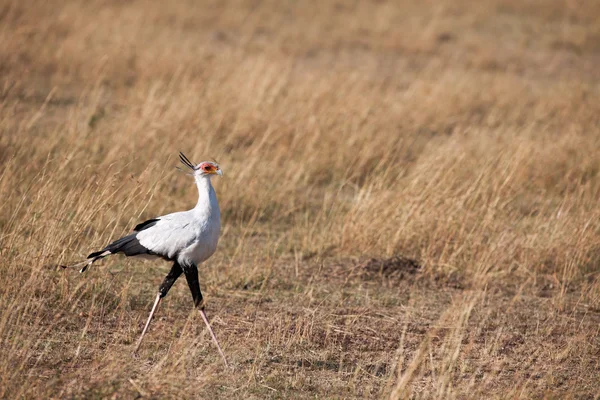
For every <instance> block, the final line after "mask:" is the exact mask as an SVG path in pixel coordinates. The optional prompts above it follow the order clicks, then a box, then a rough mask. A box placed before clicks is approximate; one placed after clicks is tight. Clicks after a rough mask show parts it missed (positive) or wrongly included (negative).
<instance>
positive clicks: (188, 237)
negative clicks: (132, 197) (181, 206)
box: [136, 212, 197, 259]
mask: <svg viewBox="0 0 600 400" xmlns="http://www.w3.org/2000/svg"><path fill="white" fill-rule="evenodd" d="M150 221H152V220H150ZM144 224H145V223H144ZM142 225H143V224H142ZM136 238H137V240H138V241H139V242H140V244H141V245H142V246H144V247H145V248H147V249H148V250H150V251H151V252H152V253H155V254H157V255H160V256H163V257H167V258H170V259H173V258H175V257H176V256H177V254H178V253H179V252H180V251H181V250H183V249H185V248H186V247H188V246H189V245H190V244H191V243H193V242H194V241H195V240H196V238H197V233H196V231H195V229H194V228H193V226H192V224H191V219H190V215H189V213H188V212H179V213H174V214H169V215H165V216H163V217H160V218H156V221H153V222H150V223H149V224H148V225H147V226H144V227H143V229H142V230H140V231H139V232H138V233H137V234H136Z"/></svg>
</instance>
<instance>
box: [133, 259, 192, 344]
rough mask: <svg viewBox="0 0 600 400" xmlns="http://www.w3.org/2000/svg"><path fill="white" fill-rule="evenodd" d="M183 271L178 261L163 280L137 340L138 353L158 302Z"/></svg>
mask: <svg viewBox="0 0 600 400" xmlns="http://www.w3.org/2000/svg"><path fill="white" fill-rule="evenodd" d="M182 273H183V270H182V269H181V266H180V265H179V264H178V263H177V261H176V262H175V263H174V264H173V267H171V271H169V273H168V274H167V276H166V277H165V280H164V281H163V283H162V284H161V285H160V288H159V289H158V294H157V295H156V300H154V305H153V306H152V311H150V316H149V317H148V321H146V326H144V330H143V331H142V336H140V338H139V340H138V342H137V345H136V346H135V350H134V351H133V352H134V353H136V352H137V351H138V349H139V348H140V345H141V344H142V339H144V335H145V334H146V331H147V330H148V327H149V326H150V321H152V317H153V316H154V313H155V312H156V309H157V308H158V304H159V303H160V300H161V299H162V298H163V297H165V296H166V295H167V293H169V290H170V289H171V286H173V284H174V283H175V281H176V280H177V278H179V277H180V276H181V274H182Z"/></svg>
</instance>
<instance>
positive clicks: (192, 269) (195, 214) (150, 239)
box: [72, 153, 228, 366]
mask: <svg viewBox="0 0 600 400" xmlns="http://www.w3.org/2000/svg"><path fill="white" fill-rule="evenodd" d="M179 159H180V160H181V162H182V163H183V164H184V165H185V166H186V167H188V168H189V169H190V170H191V173H190V174H189V175H192V176H193V177H194V179H195V181H196V186H197V187H198V203H197V204H196V207H194V208H193V209H191V210H189V211H181V212H176V213H172V214H167V215H163V216H162V217H157V218H153V219H150V220H148V221H145V222H142V223H141V224H139V225H137V226H136V227H135V228H134V229H133V233H131V234H129V235H127V236H124V237H122V238H120V239H118V240H115V241H114V242H112V243H111V244H109V245H108V246H106V247H105V248H103V249H102V250H100V251H96V252H94V253H91V254H90V255H89V256H88V257H87V260H85V261H83V262H81V263H79V264H75V265H73V266H72V267H76V268H81V270H80V272H84V271H85V270H86V269H87V268H88V267H89V266H90V265H92V264H93V263H94V262H96V261H98V260H100V259H102V258H104V257H107V256H109V255H112V254H117V253H123V254H125V255H126V256H127V257H132V256H141V257H151V258H155V257H158V258H162V259H164V260H167V261H171V262H173V266H172V267H171V271H169V273H168V274H167V276H166V277H165V279H164V281H163V283H162V284H161V285H160V288H159V289H158V294H157V295H156V300H154V305H153V306H152V310H151V311H150V316H149V317H148V321H147V322H146V325H145V326H144V330H143V331H142V335H141V336H140V339H139V340H138V342H137V345H136V347H135V352H137V350H138V349H139V347H140V344H141V343H142V339H143V338H144V335H145V334H146V331H147V330H148V327H149V326H150V321H151V320H152V317H153V316H154V313H155V312H156V309H157V307H158V304H159V303H160V301H161V299H162V298H163V297H165V296H166V295H167V293H168V292H169V290H170V289H171V287H172V286H173V284H174V283H175V281H176V280H177V278H179V276H181V274H182V273H183V274H185V278H186V280H187V283H188V286H189V288H190V291H191V292H192V297H193V299H194V306H195V307H196V308H198V310H199V311H200V315H201V316H202V319H203V320H204V323H205V324H206V326H207V327H208V331H209V332H210V335H211V337H212V339H213V341H214V342H215V345H216V346H217V349H218V350H219V353H220V354H221V357H223V361H224V363H225V365H226V366H228V364H227V359H226V358H225V354H223V350H221V346H220V345H219V341H218V340H217V338H216V336H215V334H214V332H213V330H212V328H211V326H210V323H209V322H208V318H207V317H206V313H205V312H204V301H203V299H202V293H201V292H200V284H199V282H198V265H200V263H202V262H203V261H206V260H207V259H208V258H209V257H210V256H212V255H213V253H214V252H215V250H216V248H217V242H218V241H219V234H220V231H221V214H220V211H219V203H218V202H217V195H216V193H215V190H214V189H213V187H212V184H211V182H210V180H211V178H212V177H213V176H215V175H219V176H222V174H223V173H222V172H221V168H220V167H219V165H218V164H217V163H216V162H210V161H205V162H201V163H200V164H193V163H192V162H191V161H190V160H189V159H188V158H187V157H186V156H185V155H184V154H183V153H179Z"/></svg>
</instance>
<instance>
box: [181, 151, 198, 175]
mask: <svg viewBox="0 0 600 400" xmlns="http://www.w3.org/2000/svg"><path fill="white" fill-rule="evenodd" d="M179 161H181V162H182V164H183V165H185V166H186V167H188V168H189V169H191V170H192V171H195V170H196V166H195V164H194V163H193V162H191V161H190V159H189V158H187V157H186V156H185V154H183V153H182V152H179Z"/></svg>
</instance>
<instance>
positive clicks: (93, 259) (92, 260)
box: [61, 250, 112, 273]
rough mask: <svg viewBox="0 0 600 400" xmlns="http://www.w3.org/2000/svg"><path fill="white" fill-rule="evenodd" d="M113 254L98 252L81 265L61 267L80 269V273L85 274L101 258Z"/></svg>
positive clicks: (64, 266)
mask: <svg viewBox="0 0 600 400" xmlns="http://www.w3.org/2000/svg"><path fill="white" fill-rule="evenodd" d="M111 254H112V253H111V252H110V251H108V250H104V251H97V252H95V253H92V254H90V255H89V256H88V258H87V259H86V260H84V261H82V262H80V263H77V264H73V265H61V267H63V268H79V272H80V273H81V272H85V270H86V269H88V267H89V266H90V265H92V264H93V263H95V262H96V261H98V260H99V259H101V258H104V257H106V256H108V255H111Z"/></svg>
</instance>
